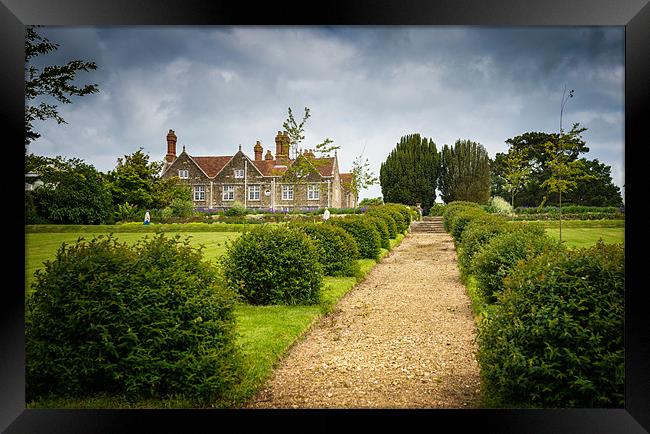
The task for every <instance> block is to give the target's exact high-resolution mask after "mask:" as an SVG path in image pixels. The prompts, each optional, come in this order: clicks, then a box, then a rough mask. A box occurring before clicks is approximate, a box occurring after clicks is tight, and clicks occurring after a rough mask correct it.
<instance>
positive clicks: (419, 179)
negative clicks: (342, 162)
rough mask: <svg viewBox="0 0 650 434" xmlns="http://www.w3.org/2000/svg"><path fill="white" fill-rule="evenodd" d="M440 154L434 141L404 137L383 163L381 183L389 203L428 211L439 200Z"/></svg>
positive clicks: (412, 136) (411, 135) (415, 136)
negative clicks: (437, 189) (417, 206)
mask: <svg viewBox="0 0 650 434" xmlns="http://www.w3.org/2000/svg"><path fill="white" fill-rule="evenodd" d="M439 168H440V154H439V153H438V150H437V149H436V144H435V143H434V142H433V140H431V139H427V138H425V137H421V136H420V134H410V135H406V136H403V137H402V138H401V139H400V141H399V143H397V145H396V146H395V148H394V149H393V150H392V151H391V153H390V154H389V155H388V157H387V158H386V161H384V162H383V163H382V164H381V167H380V169H379V182H380V184H381V193H382V195H383V197H384V200H385V201H386V202H395V203H403V204H408V205H415V204H416V203H421V204H422V208H423V209H424V212H425V213H426V212H428V210H429V208H430V207H431V205H433V203H434V202H435V200H436V185H437V182H438V174H439Z"/></svg>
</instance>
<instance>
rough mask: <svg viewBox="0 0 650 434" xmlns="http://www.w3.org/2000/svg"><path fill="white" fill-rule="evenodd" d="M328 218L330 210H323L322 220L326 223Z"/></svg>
mask: <svg viewBox="0 0 650 434" xmlns="http://www.w3.org/2000/svg"><path fill="white" fill-rule="evenodd" d="M329 218H330V210H328V209H327V208H325V212H324V213H323V220H325V221H327V220H329Z"/></svg>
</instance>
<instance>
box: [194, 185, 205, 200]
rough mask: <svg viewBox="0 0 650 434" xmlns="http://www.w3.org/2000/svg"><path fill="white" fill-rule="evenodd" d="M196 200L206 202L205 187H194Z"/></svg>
mask: <svg viewBox="0 0 650 434" xmlns="http://www.w3.org/2000/svg"><path fill="white" fill-rule="evenodd" d="M194 200H205V185H195V186H194Z"/></svg>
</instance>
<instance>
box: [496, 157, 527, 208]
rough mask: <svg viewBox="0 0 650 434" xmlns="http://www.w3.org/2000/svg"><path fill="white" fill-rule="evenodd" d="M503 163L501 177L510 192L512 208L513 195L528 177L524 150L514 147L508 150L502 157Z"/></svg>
mask: <svg viewBox="0 0 650 434" xmlns="http://www.w3.org/2000/svg"><path fill="white" fill-rule="evenodd" d="M504 163H505V164H504V171H503V179H504V180H505V182H506V185H507V187H508V190H509V192H510V205H512V207H513V208H514V206H515V196H516V195H517V193H518V192H519V189H520V188H521V187H522V186H523V185H524V183H525V182H526V180H527V179H528V176H529V175H530V171H531V169H530V167H529V166H528V158H527V157H526V151H525V150H523V149H515V150H513V151H512V152H508V153H507V154H506V156H505V158H504Z"/></svg>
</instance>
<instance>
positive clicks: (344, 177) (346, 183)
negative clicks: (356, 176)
mask: <svg viewBox="0 0 650 434" xmlns="http://www.w3.org/2000/svg"><path fill="white" fill-rule="evenodd" d="M340 176H341V184H342V185H343V188H345V189H346V190H349V189H350V186H351V185H352V174H351V173H341V174H340Z"/></svg>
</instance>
